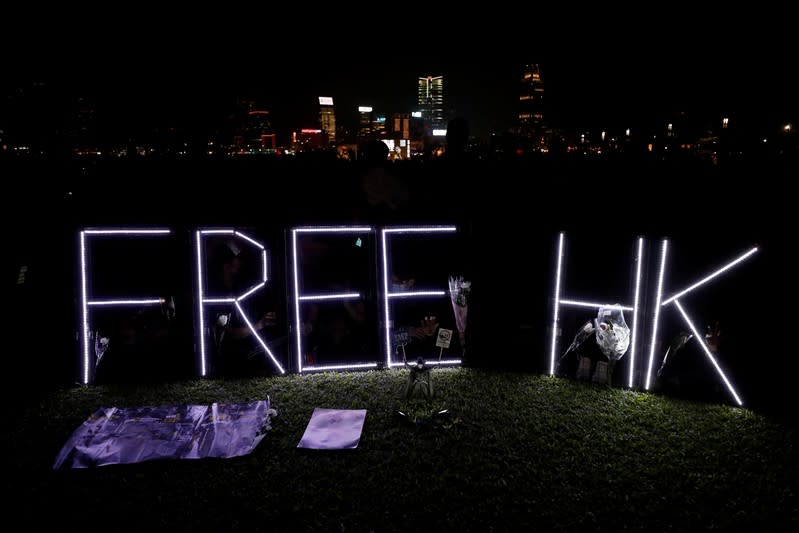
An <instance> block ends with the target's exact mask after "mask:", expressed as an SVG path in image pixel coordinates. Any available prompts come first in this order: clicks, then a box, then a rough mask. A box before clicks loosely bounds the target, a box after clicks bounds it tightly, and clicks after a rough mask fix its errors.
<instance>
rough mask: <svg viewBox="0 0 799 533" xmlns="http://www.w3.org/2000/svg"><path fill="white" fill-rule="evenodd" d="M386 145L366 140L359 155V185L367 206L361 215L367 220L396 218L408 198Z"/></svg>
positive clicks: (379, 221)
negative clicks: (391, 162) (389, 159)
mask: <svg viewBox="0 0 799 533" xmlns="http://www.w3.org/2000/svg"><path fill="white" fill-rule="evenodd" d="M388 153H389V150H388V146H386V144H385V143H384V142H383V141H378V140H371V141H367V142H366V143H365V144H364V145H363V147H362V148H361V151H360V153H359V156H358V160H359V163H360V167H361V169H360V175H359V180H360V187H361V191H362V192H363V194H364V199H365V201H366V206H365V210H364V213H361V214H360V218H361V219H363V221H364V222H368V223H369V224H384V223H387V222H390V221H393V220H395V219H396V218H397V211H398V210H399V209H400V207H402V206H403V205H405V204H407V203H408V201H409V200H410V193H409V191H408V187H407V185H406V184H405V183H404V182H403V181H402V180H401V179H400V178H399V177H397V176H396V174H394V172H391V170H390V168H389V163H388Z"/></svg>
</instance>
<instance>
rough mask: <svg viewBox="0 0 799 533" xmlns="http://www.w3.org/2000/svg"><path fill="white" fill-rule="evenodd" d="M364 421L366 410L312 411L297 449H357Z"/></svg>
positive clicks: (319, 409) (318, 409) (317, 409)
mask: <svg viewBox="0 0 799 533" xmlns="http://www.w3.org/2000/svg"><path fill="white" fill-rule="evenodd" d="M365 420H366V409H321V408H319V407H317V408H315V409H314V410H313V414H312V415H311V420H310V421H309V422H308V427H307V428H305V434H303V436H302V439H300V443H299V444H298V445H297V448H309V449H312V450H352V449H354V448H357V447H358V443H359V442H360V440H361V432H362V431H363V423H364V421H365Z"/></svg>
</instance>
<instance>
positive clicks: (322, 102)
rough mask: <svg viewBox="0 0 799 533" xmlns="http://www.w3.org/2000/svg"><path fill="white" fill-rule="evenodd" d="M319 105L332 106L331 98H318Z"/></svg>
mask: <svg viewBox="0 0 799 533" xmlns="http://www.w3.org/2000/svg"><path fill="white" fill-rule="evenodd" d="M319 105H333V97H332V96H320V97H319Z"/></svg>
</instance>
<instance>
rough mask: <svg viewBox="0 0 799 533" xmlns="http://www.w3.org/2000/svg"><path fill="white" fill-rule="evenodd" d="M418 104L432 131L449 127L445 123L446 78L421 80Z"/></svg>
mask: <svg viewBox="0 0 799 533" xmlns="http://www.w3.org/2000/svg"><path fill="white" fill-rule="evenodd" d="M418 104H419V108H420V109H421V110H422V120H424V124H425V126H427V127H428V128H430V129H443V128H446V127H447V124H446V123H445V122H444V76H427V77H423V78H419V82H418Z"/></svg>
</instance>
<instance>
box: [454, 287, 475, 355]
mask: <svg viewBox="0 0 799 533" xmlns="http://www.w3.org/2000/svg"><path fill="white" fill-rule="evenodd" d="M471 290H472V282H471V281H463V276H459V277H450V278H449V298H450V300H452V310H453V312H454V313H455V326H456V327H457V328H458V338H459V339H460V342H461V347H465V346H466V313H467V311H468V309H469V307H468V302H469V292H471Z"/></svg>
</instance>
